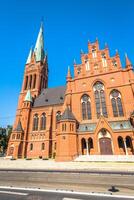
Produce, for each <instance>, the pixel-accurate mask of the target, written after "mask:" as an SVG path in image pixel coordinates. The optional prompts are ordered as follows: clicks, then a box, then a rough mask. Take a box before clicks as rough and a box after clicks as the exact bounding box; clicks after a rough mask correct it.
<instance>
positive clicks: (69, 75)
mask: <svg viewBox="0 0 134 200" xmlns="http://www.w3.org/2000/svg"><path fill="white" fill-rule="evenodd" d="M66 78H67V81H68V80H70V79H71V78H72V77H71V72H70V67H69V66H68V71H67V77H66Z"/></svg>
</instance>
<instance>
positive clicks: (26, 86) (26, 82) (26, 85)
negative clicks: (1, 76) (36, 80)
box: [24, 76, 28, 90]
mask: <svg viewBox="0 0 134 200" xmlns="http://www.w3.org/2000/svg"><path fill="white" fill-rule="evenodd" d="M27 88H28V76H26V78H25V87H24V90H26V89H27Z"/></svg>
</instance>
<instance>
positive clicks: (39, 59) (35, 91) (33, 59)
mask: <svg viewBox="0 0 134 200" xmlns="http://www.w3.org/2000/svg"><path fill="white" fill-rule="evenodd" d="M47 86H48V63H47V55H46V54H45V51H44V33H43V24H41V27H40V30H39V33H38V37H37V41H36V44H35V48H34V49H33V48H31V49H30V52H29V55H28V58H27V61H26V65H25V71H24V78H23V83H22V89H21V92H20V96H19V101H18V108H17V113H16V120H15V123H14V128H15V127H16V125H17V123H18V121H19V119H20V117H21V110H22V106H23V101H24V98H25V96H26V94H27V91H28V90H29V91H30V93H31V96H32V98H33V101H34V99H35V98H36V97H37V96H38V95H39V94H40V93H41V91H42V89H43V88H47Z"/></svg>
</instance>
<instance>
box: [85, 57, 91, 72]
mask: <svg viewBox="0 0 134 200" xmlns="http://www.w3.org/2000/svg"><path fill="white" fill-rule="evenodd" d="M85 66H86V71H89V70H90V65H89V60H88V56H86V57H85Z"/></svg>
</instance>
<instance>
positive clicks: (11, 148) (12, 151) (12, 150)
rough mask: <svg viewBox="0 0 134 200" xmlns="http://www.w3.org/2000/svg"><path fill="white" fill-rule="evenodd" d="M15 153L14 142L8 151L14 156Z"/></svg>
mask: <svg viewBox="0 0 134 200" xmlns="http://www.w3.org/2000/svg"><path fill="white" fill-rule="evenodd" d="M13 153H14V145H13V144H12V145H11V146H10V147H9V153H8V155H9V156H13Z"/></svg>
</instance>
